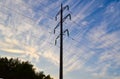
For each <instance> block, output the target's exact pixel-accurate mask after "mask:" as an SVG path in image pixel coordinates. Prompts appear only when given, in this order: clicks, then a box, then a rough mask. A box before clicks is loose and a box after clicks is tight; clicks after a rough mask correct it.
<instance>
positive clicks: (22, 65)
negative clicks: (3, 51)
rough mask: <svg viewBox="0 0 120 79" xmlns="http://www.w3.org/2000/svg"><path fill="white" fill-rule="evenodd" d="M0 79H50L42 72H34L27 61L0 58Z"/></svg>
mask: <svg viewBox="0 0 120 79" xmlns="http://www.w3.org/2000/svg"><path fill="white" fill-rule="evenodd" d="M0 78H4V79H52V78H51V77H50V75H47V76H46V75H45V74H44V73H43V72H35V69H34V68H33V65H32V64H30V63H29V62H28V61H26V62H21V61H20V60H19V59H13V58H11V59H7V58H6V57H5V58H1V57H0Z"/></svg>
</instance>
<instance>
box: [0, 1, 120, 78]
mask: <svg viewBox="0 0 120 79" xmlns="http://www.w3.org/2000/svg"><path fill="white" fill-rule="evenodd" d="M61 3H62V4H63V7H65V6H66V5H69V10H67V9H65V10H64V12H63V17H65V16H66V15H67V14H71V20H70V19H69V18H67V19H66V20H65V22H64V23H63V25H64V26H63V28H64V30H65V29H68V30H69V33H70V36H69V37H68V36H67V35H66V34H64V41H63V48H64V52H63V60H64V65H63V66H64V79H120V62H119V61H120V35H119V34H120V0H0V56H1V57H8V58H11V57H12V58H19V59H21V60H22V61H30V62H31V63H32V64H33V65H34V67H35V68H36V71H44V72H45V74H50V75H51V76H52V77H53V78H54V79H59V49H60V48H59V46H60V45H59V38H58V39H57V44H56V45H55V39H56V37H57V36H58V35H59V27H58V28H57V29H56V33H55V34H54V28H55V27H56V25H57V24H58V23H59V19H60V18H59V16H58V19H57V21H55V16H56V14H57V13H58V11H59V10H60V5H61Z"/></svg>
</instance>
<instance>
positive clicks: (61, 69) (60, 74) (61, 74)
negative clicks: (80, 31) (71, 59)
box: [54, 4, 71, 79]
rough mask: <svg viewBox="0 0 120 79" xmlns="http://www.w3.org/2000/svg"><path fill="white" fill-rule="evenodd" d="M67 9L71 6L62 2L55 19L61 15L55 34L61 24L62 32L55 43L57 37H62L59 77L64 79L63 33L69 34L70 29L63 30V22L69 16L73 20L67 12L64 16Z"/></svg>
mask: <svg viewBox="0 0 120 79" xmlns="http://www.w3.org/2000/svg"><path fill="white" fill-rule="evenodd" d="M65 9H67V10H69V6H68V5H66V6H65V7H63V5H62V4H61V9H60V11H59V12H58V13H57V15H56V17H55V20H57V17H58V15H60V22H59V23H58V24H57V26H56V27H55V28H54V34H55V30H56V29H57V28H58V27H59V26H60V34H59V35H58V36H57V38H56V39H55V45H56V43H57V39H58V38H60V64H59V66H60V68H59V79H63V35H64V34H65V33H66V32H67V35H68V36H69V31H68V29H65V30H64V31H63V22H64V21H65V20H66V19H67V18H68V17H69V19H70V20H71V15H70V14H67V15H66V16H65V17H64V18H63V11H64V10H65Z"/></svg>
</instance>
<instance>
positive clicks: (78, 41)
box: [4, 6, 113, 43]
mask: <svg viewBox="0 0 120 79" xmlns="http://www.w3.org/2000/svg"><path fill="white" fill-rule="evenodd" d="M4 7H6V6H4ZM6 8H8V9H9V10H11V11H14V12H15V13H17V14H19V15H22V16H24V17H26V18H28V19H30V20H31V21H33V20H34V19H33V18H31V17H28V16H25V15H23V14H21V13H19V12H17V11H15V10H13V9H11V8H9V7H6ZM47 17H48V16H47ZM48 18H50V17H48ZM50 19H51V20H53V19H52V18H50ZM70 38H71V39H72V40H74V41H76V42H78V43H79V41H77V40H76V39H74V38H72V37H70ZM109 40H110V39H109ZM110 41H111V42H113V41H112V40H110Z"/></svg>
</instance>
